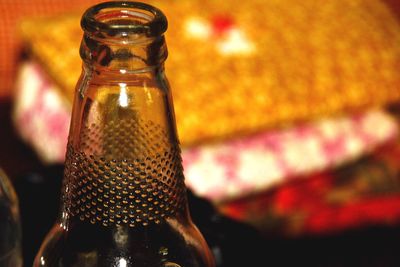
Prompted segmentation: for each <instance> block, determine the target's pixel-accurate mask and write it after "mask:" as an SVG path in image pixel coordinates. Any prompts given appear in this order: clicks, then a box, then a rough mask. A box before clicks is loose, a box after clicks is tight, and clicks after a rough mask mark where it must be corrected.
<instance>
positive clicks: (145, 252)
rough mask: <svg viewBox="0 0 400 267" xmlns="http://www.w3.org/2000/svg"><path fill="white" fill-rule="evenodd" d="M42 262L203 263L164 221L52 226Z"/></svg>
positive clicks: (144, 265)
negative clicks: (47, 253) (111, 225)
mask: <svg viewBox="0 0 400 267" xmlns="http://www.w3.org/2000/svg"><path fill="white" fill-rule="evenodd" d="M53 234H54V236H55V237H56V238H55V239H54V240H53V241H52V243H51V247H52V248H51V251H52V257H48V258H47V259H46V260H47V262H45V265H46V266H65V267H67V266H99V267H101V266H104V267H109V266H120V267H124V266H126V267H128V266H141V267H159V266H170V267H172V266H190V267H196V266H204V265H203V264H204V263H202V260H201V259H200V258H199V257H198V256H196V253H195V249H194V248H191V247H190V246H188V245H187V243H186V242H185V240H183V239H182V235H181V233H178V232H177V229H173V228H171V226H170V225H168V224H152V225H148V226H142V227H135V228H131V227H127V226H119V227H115V228H109V227H104V226H101V225H93V224H91V223H85V222H78V223H77V224H76V225H71V229H70V230H69V231H65V230H64V229H63V228H62V227H59V226H56V227H55V228H53Z"/></svg>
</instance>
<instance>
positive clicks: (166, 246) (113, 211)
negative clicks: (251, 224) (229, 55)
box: [34, 2, 214, 267]
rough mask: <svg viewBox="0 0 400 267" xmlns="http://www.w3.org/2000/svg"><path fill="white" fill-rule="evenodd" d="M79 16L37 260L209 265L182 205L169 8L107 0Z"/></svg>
mask: <svg viewBox="0 0 400 267" xmlns="http://www.w3.org/2000/svg"><path fill="white" fill-rule="evenodd" d="M81 25H82V28H83V30H84V36H83V40H82V43H81V49H80V54H81V57H82V60H83V70H82V75H81V77H80V80H79V82H78V84H77V87H76V92H75V100H74V104H73V111H72V120H71V127H70V133H69V140H68V148H67V157H66V162H65V170H64V181H63V190H62V205H61V210H60V215H59V218H58V221H57V223H56V224H55V226H54V227H53V228H52V229H51V231H50V233H49V234H48V235H47V237H46V239H45V241H44V242H43V244H42V246H41V248H40V250H39V252H38V254H37V256H36V258H35V261H34V266H63V267H67V266H80V267H85V266H107V267H108V266H109V267H111V266H119V267H126V266H135V267H158V266H169V267H172V266H175V267H178V266H182V267H183V266H184V267H197V266H199V267H200V266H202V267H206V266H214V261H213V257H212V254H211V253H210V250H209V248H208V246H207V243H206V242H205V240H204V238H203V237H202V235H201V233H200V232H199V230H198V229H197V228H196V226H195V225H194V224H193V223H192V220H191V217H190V214H189V210H188V205H187V196H186V187H185V183H184V176H183V170H182V163H181V155H180V148H179V141H178V137H177V132H176V125H175V118H174V111H173V104H172V98H171V94H170V90H169V87H168V82H167V79H166V77H165V74H164V61H165V59H166V57H167V48H166V44H165V39H164V35H163V34H164V32H165V31H166V29H167V20H166V18H165V16H164V15H163V14H162V12H161V11H160V10H158V9H157V8H155V7H152V6H150V5H147V4H143V3H136V2H106V3H102V4H99V5H96V6H94V7H91V8H90V9H88V10H87V11H86V12H85V14H84V15H83V17H82V21H81Z"/></svg>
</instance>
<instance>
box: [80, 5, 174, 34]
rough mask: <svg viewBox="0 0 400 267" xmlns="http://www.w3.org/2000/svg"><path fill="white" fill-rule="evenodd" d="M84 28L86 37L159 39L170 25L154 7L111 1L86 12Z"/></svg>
mask: <svg viewBox="0 0 400 267" xmlns="http://www.w3.org/2000/svg"><path fill="white" fill-rule="evenodd" d="M123 21H124V23H123ZM81 27H82V29H83V30H84V31H85V32H86V33H89V34H92V35H96V36H101V37H105V38H107V37H113V36H118V37H120V38H121V37H126V38H129V37H130V36H132V35H136V36H137V35H145V36H146V37H157V36H160V35H162V34H163V33H164V32H165V31H166V30H167V27H168V22H167V18H166V16H165V15H164V13H163V12H162V11H161V10H160V9H158V8H156V7H154V6H152V5H149V4H146V3H141V2H131V1H110V2H103V3H100V4H97V5H94V6H92V7H90V8H89V9H87V10H86V11H85V13H84V14H83V16H82V20H81Z"/></svg>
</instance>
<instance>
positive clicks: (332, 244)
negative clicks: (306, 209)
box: [0, 99, 400, 267]
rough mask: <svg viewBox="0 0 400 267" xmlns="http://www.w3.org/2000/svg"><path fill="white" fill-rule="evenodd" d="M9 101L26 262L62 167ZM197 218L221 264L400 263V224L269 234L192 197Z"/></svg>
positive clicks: (48, 215) (52, 212)
mask: <svg viewBox="0 0 400 267" xmlns="http://www.w3.org/2000/svg"><path fill="white" fill-rule="evenodd" d="M11 110H12V105H11V101H10V100H9V99H2V100H0V166H1V167H2V168H3V170H4V171H5V172H6V173H7V174H8V175H9V176H10V178H11V179H12V181H13V183H14V185H15V188H16V191H17V194H18V196H19V198H20V209H21V215H22V226H23V249H24V261H25V266H31V264H32V258H33V257H34V255H35V253H36V251H37V249H38V246H39V245H40V243H41V240H42V239H43V236H44V235H45V234H46V232H47V231H48V229H49V227H50V226H51V225H52V223H53V222H54V218H55V217H56V215H57V211H58V205H59V203H58V198H59V191H60V183H61V176H62V170H63V166H62V165H54V166H46V165H43V164H42V163H41V162H40V160H39V159H38V157H37V156H36V155H35V153H34V152H33V151H32V150H31V149H30V147H29V146H28V145H26V144H24V143H23V142H22V141H21V140H20V138H19V137H18V135H17V134H16V132H15V130H14V127H13V124H12V122H11V120H10V117H11ZM191 207H192V216H193V219H194V221H195V222H196V224H198V226H199V228H200V230H201V231H202V232H203V233H204V235H205V237H206V239H207V241H209V243H210V244H211V246H212V248H213V251H214V252H215V253H216V254H218V255H219V256H218V257H219V261H220V264H219V266H218V267H228V266H307V267H314V266H315V267H317V266H318V267H347V266H348V267H356V266H362V267H392V266H393V267H398V266H400V252H399V248H400V227H378V226H377V227H369V228H362V229H361V228H360V229H355V230H352V231H347V232H340V233H336V234H332V235H325V236H302V237H297V238H285V237H279V236H275V237H272V236H265V235H262V234H261V233H258V232H257V231H256V230H255V229H253V228H251V227H250V226H248V225H245V224H242V223H240V222H235V221H233V220H231V219H229V218H226V217H224V216H221V215H220V214H218V213H216V212H215V210H213V209H212V205H210V204H209V203H207V202H206V201H204V200H201V199H198V198H196V197H193V196H192V198H191Z"/></svg>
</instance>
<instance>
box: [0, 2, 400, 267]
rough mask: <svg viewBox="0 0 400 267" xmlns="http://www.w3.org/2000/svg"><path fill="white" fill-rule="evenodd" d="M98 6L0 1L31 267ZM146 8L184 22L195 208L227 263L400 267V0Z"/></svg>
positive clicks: (48, 219) (171, 37) (172, 56)
mask: <svg viewBox="0 0 400 267" xmlns="http://www.w3.org/2000/svg"><path fill="white" fill-rule="evenodd" d="M98 2H101V1H94V0H79V1H77V0H69V1H57V0H30V1H27V0H18V1H11V0H3V1H1V2H0V23H1V28H0V167H1V168H2V169H3V170H4V171H5V173H6V174H7V175H8V176H9V177H10V180H11V181H12V183H13V184H14V186H15V188H16V191H17V196H18V198H19V201H20V210H21V218H22V229H23V249H24V257H25V259H24V261H25V263H26V266H30V264H31V263H30V262H31V260H32V257H33V255H34V254H35V253H36V251H37V249H38V246H39V244H40V243H41V240H42V238H43V235H44V234H45V233H46V232H47V231H48V229H49V227H50V225H51V224H52V223H53V221H54V218H55V216H56V213H57V210H58V205H59V202H58V201H59V199H58V195H59V190H60V182H61V179H62V169H63V162H64V156H65V148H66V141H67V136H68V129H69V121H70V112H71V108H72V102H71V99H72V97H73V94H74V86H75V83H76V81H77V79H78V77H79V75H80V71H81V59H80V57H79V53H78V52H79V44H80V40H81V37H82V31H81V29H80V25H79V21H80V17H81V15H82V13H83V11H84V10H85V9H86V8H87V7H89V6H90V5H92V4H95V3H98ZM146 2H148V3H151V4H154V5H155V6H157V7H159V8H160V9H162V10H163V11H164V12H165V14H166V15H167V18H168V21H169V29H168V31H167V33H166V40H167V45H168V49H169V57H168V59H167V62H166V74H167V76H168V78H169V81H170V84H171V90H172V95H173V99H174V106H175V113H176V119H177V128H178V133H179V137H180V140H181V145H182V156H183V163H184V170H185V176H186V183H187V185H188V188H189V190H190V192H191V193H192V195H191V201H192V203H193V208H192V214H193V217H194V219H195V221H196V222H197V223H198V224H199V226H200V228H201V230H202V231H203V232H204V233H205V236H206V239H207V241H208V242H210V243H211V244H212V247H213V251H214V253H215V254H216V255H219V256H218V257H217V258H218V259H219V260H218V264H219V266H246V265H243V264H249V263H250V262H251V261H252V260H254V262H259V261H262V262H265V264H263V265H262V266H267V265H268V263H269V264H270V265H271V266H292V264H293V263H296V264H298V265H300V266H400V258H399V256H398V253H397V248H398V247H399V245H400V228H399V226H400V140H399V118H400V117H399V105H398V103H399V101H400V73H399V70H400V2H398V1H396V0H354V1H345V0H335V1H316V0H306V1H296V0H287V1H280V0H249V1H237V0H227V1H224V2H223V3H222V2H216V1H200V0H181V1H172V0H165V1H146ZM267 255H268V256H267ZM256 260H257V261H256ZM239 263H240V264H242V265H237V264H239ZM247 266H252V265H251V264H250V265H247ZM253 266H255V265H253Z"/></svg>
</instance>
